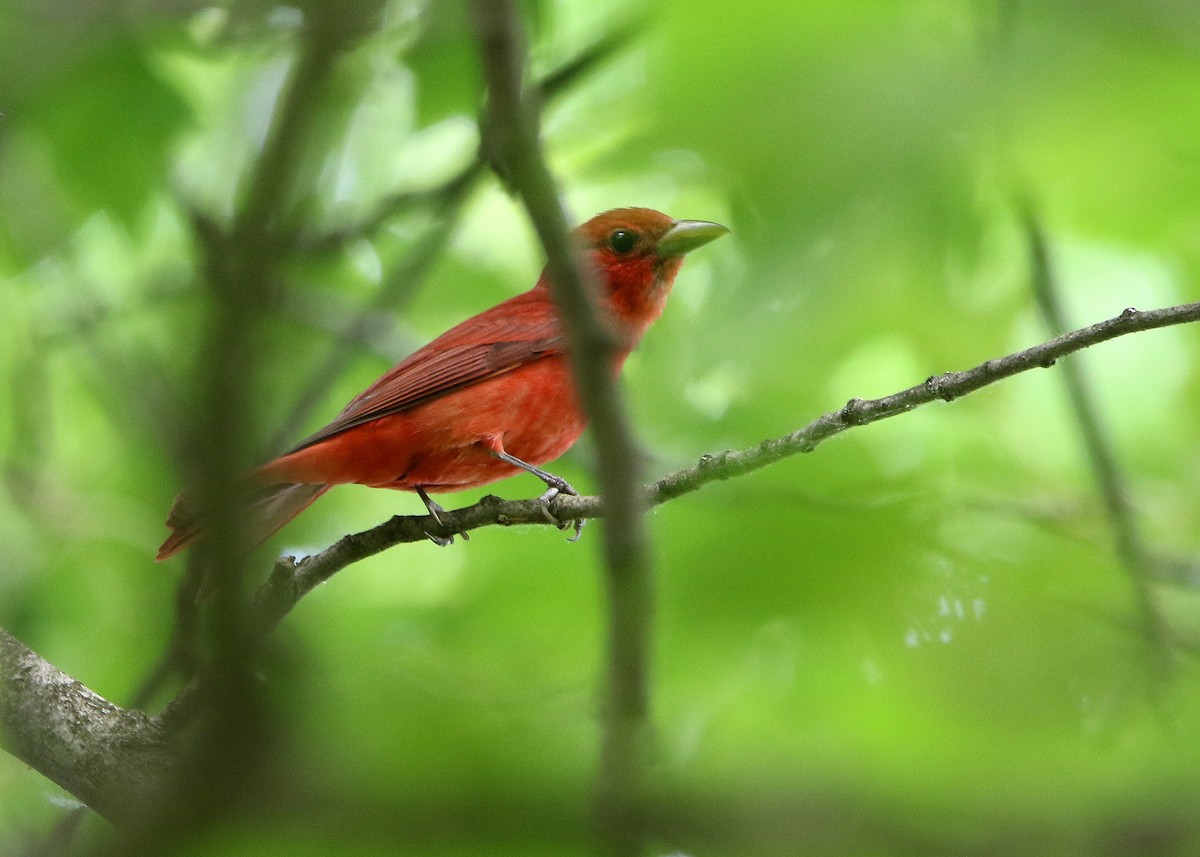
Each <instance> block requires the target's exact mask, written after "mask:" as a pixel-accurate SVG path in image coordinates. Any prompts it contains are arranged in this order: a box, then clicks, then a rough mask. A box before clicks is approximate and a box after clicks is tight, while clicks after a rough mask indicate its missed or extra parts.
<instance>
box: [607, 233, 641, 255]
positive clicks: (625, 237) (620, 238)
mask: <svg viewBox="0 0 1200 857" xmlns="http://www.w3.org/2000/svg"><path fill="white" fill-rule="evenodd" d="M637 239H638V236H637V233H636V232H631V231H630V230H628V229H614V230H613V233H612V235H609V236H608V246H609V247H611V248H613V250H615V251H616V252H618V253H628V252H629V251H630V250H632V249H633V247H634V245H635V244H637Z"/></svg>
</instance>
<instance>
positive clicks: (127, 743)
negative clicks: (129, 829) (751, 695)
mask: <svg viewBox="0 0 1200 857" xmlns="http://www.w3.org/2000/svg"><path fill="white" fill-rule="evenodd" d="M0 747H3V748H4V749H5V750H7V751H8V752H9V753H12V755H14V756H16V757H17V758H18V759H20V760H21V761H22V762H24V763H25V764H27V765H29V766H30V767H31V768H33V769H35V770H37V771H38V772H40V773H41V774H43V775H44V776H45V777H47V778H48V779H50V780H52V781H54V782H55V783H58V785H60V786H62V787H63V788H64V789H66V790H67V791H68V792H70V793H71V794H72V795H74V796H75V797H76V798H78V799H79V800H81V801H82V802H84V803H86V804H87V805H88V806H90V807H91V808H92V809H94V810H95V811H96V812H98V813H100V815H102V816H104V817H105V818H107V819H109V820H110V821H112V822H114V823H117V824H121V823H124V822H132V821H134V820H135V816H136V814H138V813H140V812H141V811H142V810H143V808H144V807H145V806H146V805H147V804H148V802H149V801H150V800H151V799H153V797H154V796H156V795H158V794H159V793H160V792H161V791H162V789H163V788H164V787H165V785H166V784H167V783H168V782H169V781H170V774H171V772H172V771H173V770H174V768H175V750H174V748H173V746H172V745H171V743H170V741H169V738H168V735H167V732H166V730H165V729H164V728H163V726H162V724H161V723H160V722H159V721H158V720H156V719H155V718H153V717H150V716H148V715H146V714H143V713H142V712H140V711H137V710H135V709H126V708H121V707H120V706H119V705H116V704H114V703H112V702H109V701H108V700H107V699H105V698H104V697H102V696H100V695H99V694H97V693H95V692H93V691H91V690H89V689H88V688H86V687H84V686H83V685H82V684H80V683H79V682H78V681H76V680H75V679H73V678H71V677H70V676H69V675H66V674H65V673H63V672H62V671H61V670H59V669H58V668H57V667H55V666H54V665H53V664H50V663H49V662H47V661H46V660H44V659H43V658H41V657H40V656H39V655H37V654H36V653H35V652H34V651H32V650H31V649H29V648H28V647H27V646H25V645H24V644H23V643H21V642H20V641H19V640H17V639H16V638H15V637H13V636H11V635H10V634H8V633H7V632H6V631H4V630H0Z"/></svg>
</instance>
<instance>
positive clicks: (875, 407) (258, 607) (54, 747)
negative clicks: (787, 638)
mask: <svg viewBox="0 0 1200 857" xmlns="http://www.w3.org/2000/svg"><path fill="white" fill-rule="evenodd" d="M1196 321H1200V303H1192V304H1183V305H1180V306H1173V307H1167V308H1165V309H1158V310H1151V311H1148V312H1139V311H1138V310H1134V309H1128V310H1126V311H1125V312H1123V313H1121V314H1120V315H1118V316H1116V317H1114V318H1111V319H1108V320H1107V321H1102V322H1099V323H1098V324H1093V325H1091V326H1089V327H1085V328H1081V329H1079V330H1075V331H1072V332H1070V333H1067V334H1064V335H1062V336H1059V337H1057V338H1055V339H1052V340H1050V341H1049V342H1044V343H1042V344H1040V345H1036V346H1034V347H1032V348H1028V349H1026V350H1024V351H1019V352H1016V353H1014V354H1009V355H1007V356H1005V357H1001V358H998V359H995V360H988V361H987V362H985V363H982V364H980V365H978V366H976V367H974V368H973V369H968V370H966V371H964V372H948V373H946V374H944V375H937V376H934V377H931V378H930V379H929V380H927V381H925V382H924V383H922V384H918V385H916V386H913V387H910V388H908V389H907V390H902V391H900V392H898V393H895V394H893V395H891V396H886V397H884V398H881V399H874V400H863V399H851V400H850V402H848V403H847V404H846V406H845V407H843V408H842V409H841V410H838V411H832V412H830V413H827V414H824V415H822V416H821V417H819V418H817V419H816V420H813V421H812V422H811V423H809V424H808V425H806V426H804V427H802V428H800V429H797V430H796V431H794V432H792V433H790V434H788V435H785V436H783V437H779V438H774V439H771V440H766V441H763V442H762V443H761V444H759V445H758V446H756V447H752V448H750V449H745V450H740V451H726V452H723V453H720V454H718V455H706V456H703V457H702V458H701V459H700V461H699V462H698V463H697V464H696V465H694V466H693V467H689V468H686V469H684V470H680V471H677V472H675V473H671V474H668V475H667V476H664V477H663V478H662V479H660V480H658V481H657V482H655V483H653V484H652V485H649V486H647V487H646V488H645V489H643V491H644V493H643V496H644V498H645V501H646V502H647V503H648V504H651V505H658V504H661V503H666V502H668V501H670V500H672V499H674V498H676V497H680V496H682V495H684V494H687V493H690V492H692V491H696V490H698V489H700V488H702V487H703V486H705V485H707V484H709V483H711V482H716V481H720V480H725V479H731V478H735V477H738V476H742V475H745V474H748V473H751V472H753V471H755V470H760V469H762V468H763V467H766V466H767V465H769V464H773V463H775V462H777V461H780V460H782V459H784V458H787V457H789V456H793V455H796V454H798V453H801V452H811V451H812V450H814V449H815V448H816V447H817V446H818V445H820V444H821V443H822V442H823V441H825V440H827V439H828V438H830V437H833V436H834V435H836V434H840V433H842V432H844V431H846V430H848V429H851V428H854V427H856V426H863V425H866V424H868V423H872V422H878V421H879V420H883V419H888V418H890V417H894V416H898V415H900V414H903V413H906V412H908V411H911V410H913V409H914V408H916V407H919V406H921V405H925V404H928V403H930V402H933V401H936V400H938V399H943V400H945V401H951V400H953V399H956V398H959V397H960V396H965V395H967V394H969V393H972V392H974V391H975V390H978V389H981V388H983V387H986V386H988V385H990V384H994V383H996V382H998V381H1001V380H1004V379H1005V378H1009V377H1012V376H1013V375H1016V374H1019V373H1021V372H1025V371H1028V370H1030V369H1036V368H1042V367H1049V366H1052V365H1054V362H1055V361H1056V360H1058V359H1059V358H1061V357H1064V356H1066V355H1068V354H1072V353H1075V352H1077V351H1081V350H1083V349H1085V348H1089V347H1091V346H1094V345H1097V344H1099V343H1101V342H1106V341H1108V340H1110V339H1115V338H1117V337H1119V336H1124V335H1126V334H1131V333H1138V332H1142V331H1149V330H1155V329H1158V328H1162V327H1168V326H1172V325H1179V324H1186V323H1191V322H1196ZM552 511H553V513H554V514H555V515H556V516H557V517H559V518H561V519H564V520H569V519H574V518H596V517H602V516H604V514H605V505H604V503H603V501H602V500H601V499H600V498H599V497H565V496H560V497H558V498H556V499H555V501H554V503H553V505H552ZM509 524H534V525H537V524H540V525H545V524H546V519H545V516H544V514H543V507H542V506H541V504H540V503H538V502H537V501H536V500H515V501H505V500H500V499H499V498H496V497H485V498H483V499H482V500H480V501H479V502H478V503H476V504H474V505H472V506H468V507H465V508H462V509H457V510H454V511H451V512H446V513H445V514H443V515H441V522H440V523H439V522H438V521H435V520H434V519H433V518H431V517H429V516H424V515H418V516H404V517H400V516H398V517H395V518H392V519H391V520H390V521H387V522H385V523H383V524H380V525H379V526H377V527H374V528H373V529H370V530H366V531H364V532H361V533H356V534H353V535H349V536H346V537H345V538H343V539H341V540H340V541H338V542H337V543H336V544H335V545H333V546H332V547H330V548H329V549H327V550H325V551H323V552H321V553H319V554H316V555H314V556H310V557H307V558H305V559H303V560H300V561H299V562H295V561H293V560H292V559H291V558H290V557H285V558H283V559H281V560H279V562H277V563H276V565H275V568H274V570H273V572H272V574H271V576H270V578H269V579H268V580H267V582H266V583H264V584H263V586H262V587H260V589H259V590H258V592H256V593H255V596H254V608H255V610H254V621H255V623H256V626H257V629H258V634H259V635H260V638H261V637H265V636H266V635H268V634H269V633H270V632H271V630H272V629H273V628H274V627H275V625H276V624H278V622H279V621H280V620H281V619H282V618H283V617H285V616H286V615H287V614H288V612H290V610H291V609H292V607H293V606H295V604H296V603H297V602H298V601H299V600H300V599H301V598H303V597H304V595H306V594H307V593H308V592H310V591H311V590H312V589H313V588H314V587H315V586H317V585H318V584H320V583H322V582H324V581H325V580H328V579H329V578H330V577H332V576H333V575H334V574H336V573H337V572H338V571H340V570H342V569H344V568H346V567H347V566H349V565H351V564H353V563H355V562H357V561H358V560H361V559H363V558H365V557H368V556H371V555H373V554H376V553H379V552H381V551H384V550H386V549H388V548H389V547H392V546H394V545H397V544H400V543H402V542H414V541H423V540H425V539H426V538H427V535H426V534H427V533H432V534H434V535H453V534H455V533H458V532H465V531H470V530H475V529H479V528H481V527H485V526H495V525H502V526H503V525H509ZM203 695H204V687H203V686H202V685H200V684H198V683H196V682H193V684H190V685H189V686H188V687H187V688H185V689H184V691H183V692H182V693H181V694H180V696H179V697H177V699H176V701H175V702H174V703H172V705H171V706H170V707H169V708H168V709H167V711H165V712H164V713H163V715H162V717H160V718H154V717H149V716H147V715H144V714H142V713H140V712H137V711H133V710H127V709H122V708H120V707H118V706H116V705H114V704H112V703H111V702H108V701H107V700H105V699H103V698H102V697H100V696H98V695H97V694H95V693H93V692H92V691H90V690H88V689H87V688H85V687H83V686H82V685H80V684H79V683H78V682H75V681H74V680H73V679H71V678H70V677H69V676H66V675H64V674H63V673H61V672H60V671H59V670H57V669H56V668H55V667H53V666H52V665H50V664H49V663H47V662H46V661H44V660H43V659H41V658H40V657H38V656H37V655H36V654H34V653H33V652H32V651H30V650H29V649H28V648H27V647H25V646H23V645H22V644H21V643H19V642H18V641H16V640H15V639H13V638H12V637H11V636H10V635H8V634H7V633H5V632H4V631H2V630H0V746H3V748H4V749H5V750H7V751H8V752H10V753H12V754H13V755H15V756H17V757H18V758H20V759H22V760H23V761H25V762H26V763H27V764H29V765H30V766H32V767H34V768H35V769H37V770H38V771H40V772H42V773H43V774H45V775H46V776H47V777H49V778H50V779H52V780H53V781H54V782H56V783H58V784H59V785H61V786H62V787H63V788H65V789H67V790H68V791H69V792H71V794H73V795H75V796H76V797H78V798H79V799H80V800H82V801H84V802H85V803H88V804H89V805H91V806H92V807H93V808H94V809H96V810H97V811H98V812H100V813H101V814H104V815H106V816H107V817H109V818H111V819H113V820H114V821H116V822H118V823H122V822H123V821H124V820H126V819H125V817H124V815H123V813H124V812H136V811H137V810H138V808H139V807H142V806H144V804H143V803H142V802H141V800H140V798H141V797H142V796H144V795H146V794H149V793H153V792H154V790H155V789H157V788H159V787H160V785H161V784H162V783H163V782H165V781H168V778H169V775H168V772H169V771H171V770H172V769H173V766H174V765H175V764H176V759H177V757H176V755H175V754H174V752H173V749H172V747H171V746H170V745H169V744H168V739H167V735H168V732H169V731H170V730H173V729H175V728H178V726H180V725H182V724H183V723H186V722H187V721H188V720H189V719H190V713H191V712H194V710H195V707H196V705H197V702H198V697H202V696H203Z"/></svg>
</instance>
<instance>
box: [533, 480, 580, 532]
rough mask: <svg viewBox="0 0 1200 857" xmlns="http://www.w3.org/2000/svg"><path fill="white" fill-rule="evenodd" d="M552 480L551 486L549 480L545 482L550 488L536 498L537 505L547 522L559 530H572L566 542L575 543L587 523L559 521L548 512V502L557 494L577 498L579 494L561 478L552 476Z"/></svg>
mask: <svg viewBox="0 0 1200 857" xmlns="http://www.w3.org/2000/svg"><path fill="white" fill-rule="evenodd" d="M553 479H554V480H555V482H554V484H551V483H550V480H546V484H547V485H549V486H550V487H549V488H547V489H546V493H545V494H543V495H542V496H541V497H538V503H540V504H541V506H542V514H543V515H545V516H546V520H547V521H548V522H550V523H551V524H553V525H554V526H556V527H558V528H559V529H560V530H566V529H570V528H573V529H574V530H575V534H574V535H572V536H571V537H570V538H569V539H567V541H569V542H577V541H579V539H580V537H581V536H582V535H583V525H584V524H586V523H587V521H586V519H584V518H576V519H575V520H573V521H563V520H559V519H558V518H556V517H555V516H554V513H553V512H551V511H550V501H551V500H553V499H554V498H555V497H557V496H558V495H559V494H568V495H570V496H572V497H578V496H579V492H578V491H576V490H575V488H574V487H573V486H572V485H571V483H570V482H568V481H567V480H565V479H563V478H562V477H560V476H553Z"/></svg>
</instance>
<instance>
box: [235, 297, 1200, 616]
mask: <svg viewBox="0 0 1200 857" xmlns="http://www.w3.org/2000/svg"><path fill="white" fill-rule="evenodd" d="M1196 321H1200V303H1191V304H1181V305H1179V306H1172V307H1166V308H1164V309H1156V310H1149V311H1145V312H1142V311H1139V310H1136V309H1127V310H1125V311H1124V312H1122V313H1121V314H1120V315H1118V316H1115V317H1113V318H1110V319H1108V320H1106V321H1102V322H1099V323H1097V324H1093V325H1090V326H1088V327H1083V328H1080V329H1078V330H1073V331H1071V332H1070V333H1065V334H1063V335H1062V336H1059V337H1056V338H1054V339H1052V340H1050V341H1048V342H1043V343H1041V344H1039V345H1035V346H1033V347H1032V348H1027V349H1025V350H1023V351H1018V352H1016V353H1013V354H1009V355H1006V356H1004V357H999V358H996V359H994V360H988V361H986V362H984V363H981V364H979V365H978V366H975V367H974V368H972V369H968V370H966V371H963V372H947V373H945V374H943V375H935V376H933V377H931V378H929V379H928V380H926V381H924V382H923V383H921V384H917V385H915V386H912V387H909V388H908V389H906V390H901V391H900V392H898V393H893V394H892V395H890V396H884V397H883V398H879V399H851V400H850V401H849V402H847V403H846V405H845V406H844V407H842V408H841V409H840V410H837V411H830V412H829V413H826V414H823V415H822V416H820V417H818V418H817V419H815V420H813V421H812V422H810V423H808V424H807V425H805V426H803V427H801V428H799V429H797V430H796V431H794V432H791V433H790V434H787V435H784V436H782V437H777V438H772V439H769V440H764V441H763V442H762V443H760V444H758V445H757V446H754V447H750V448H748V449H743V450H726V451H725V452H721V453H718V454H715V455H704V456H701V457H700V460H699V461H698V462H697V463H696V464H695V465H693V466H691V467H687V468H684V469H682V470H678V471H676V472H674V473H670V474H667V475H666V476H664V477H662V478H661V479H659V480H658V481H657V482H654V483H652V484H650V485H648V486H646V487H645V488H644V489H642V490H643V496H644V498H645V502H646V503H647V504H649V505H652V506H657V505H660V504H662V503H666V502H669V501H671V500H674V499H676V498H678V497H681V496H683V495H684V494H689V493H691V492H693V491H697V490H699V489H701V488H703V487H704V486H705V485H708V484H710V483H712V482H719V481H723V480H727V479H733V478H736V477H739V476H744V475H746V474H748V473H753V472H754V471H756V470H761V469H762V468H764V467H766V466H768V465H770V464H774V463H776V462H778V461H781V460H783V459H785V458H789V457H791V456H794V455H797V454H799V453H805V452H812V451H813V450H814V449H816V448H817V446H819V445H820V444H821V443H822V442H824V441H826V440H828V439H829V438H831V437H833V436H834V435H838V434H841V433H842V432H844V431H847V430H848V429H852V428H855V427H857V426H865V425H867V424H869V423H874V422H879V421H880V420H884V419H888V418H890V417H895V416H899V415H900V414H903V413H907V412H908V411H911V410H913V409H914V408H917V407H920V406H922V405H927V404H929V403H931V402H935V401H938V400H942V401H946V402H950V401H953V400H954V399H958V398H961V397H962V396H965V395H968V394H970V393H973V392H975V391H976V390H979V389H981V388H983V387H986V386H989V385H991V384H995V383H997V382H999V381H1003V380H1004V379H1006V378H1010V377H1012V376H1013V375H1018V374H1020V373H1022V372H1027V371H1029V370H1031V369H1039V368H1049V367H1051V366H1053V365H1054V363H1055V361H1057V360H1058V359H1059V358H1062V357H1065V356H1066V355H1068V354H1073V353H1075V352H1077V351H1081V350H1083V349H1085V348H1089V347H1091V346H1094V345H1097V344H1099V343H1101V342H1107V341H1108V340H1110V339H1115V338H1117V337H1119V336H1125V335H1127V334H1131V333H1139V332H1143V331H1148V330H1156V329H1158V328H1162V327H1170V326H1173V325H1179V324H1188V323H1193V322H1196ZM550 508H551V512H552V514H553V515H554V517H556V518H558V519H559V520H574V519H577V518H578V519H586V518H600V517H605V516H606V512H607V506H606V504H605V503H604V501H603V500H602V499H601V498H600V497H594V496H590V497H568V496H564V495H560V496H559V497H556V498H555V499H554V501H553V502H552V503H551V507H550ZM515 524H527V525H543V526H544V525H546V524H547V521H546V517H545V507H544V506H542V504H541V503H539V502H538V501H537V500H501V499H500V498H498V497H493V496H490V495H489V496H487V497H484V498H483V499H481V500H480V501H479V502H478V503H475V504H473V505H471V506H465V507H463V508H460V509H455V510H452V511H446V512H442V513H439V515H438V520H435V519H434V518H432V517H430V516H428V515H406V516H400V515H398V516H396V517H394V518H392V519H390V520H388V521H385V522H384V523H382V524H379V525H378V526H376V527H373V528H371V529H369V530H364V531H363V532H360V533H354V534H352V535H348V536H345V537H344V538H342V539H340V540H339V541H338V542H337V543H336V544H334V545H332V546H331V547H329V548H328V549H326V550H324V551H322V552H321V553H318V554H314V555H312V556H309V557H306V558H304V559H302V560H300V561H298V562H294V561H292V559H291V558H290V557H285V558H283V559H281V560H280V561H279V562H277V563H276V565H275V569H274V571H273V572H272V574H271V576H270V578H269V579H268V580H267V582H266V583H264V584H263V586H262V587H261V588H260V589H259V590H258V592H257V593H255V604H256V607H257V609H258V620H257V621H258V622H259V623H260V625H261V626H263V627H264V628H266V629H267V630H269V629H270V628H273V627H274V626H275V624H276V623H278V621H279V620H280V619H282V618H283V617H284V616H285V615H287V613H288V612H289V611H290V610H291V608H292V607H293V606H294V605H295V604H296V602H298V601H299V600H300V599H301V598H303V597H304V595H305V594H307V593H308V592H310V591H311V590H312V589H313V588H314V587H316V586H317V585H319V584H320V583H323V582H324V581H326V580H328V579H329V578H331V577H332V576H333V575H335V574H337V573H338V572H339V571H341V570H342V569H344V568H346V567H347V566H349V565H352V564H353V563H355V562H358V561H359V560H362V559H365V558H366V557H369V556H373V555H374V554H377V553H381V552H382V551H385V550H387V549H388V548H390V547H393V546H395V545H398V544H402V543H405V542H423V541H426V540H427V539H428V537H429V535H435V536H451V535H454V534H456V533H460V532H470V531H471V530H476V529H480V528H481V527H488V526H508V525H515Z"/></svg>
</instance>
